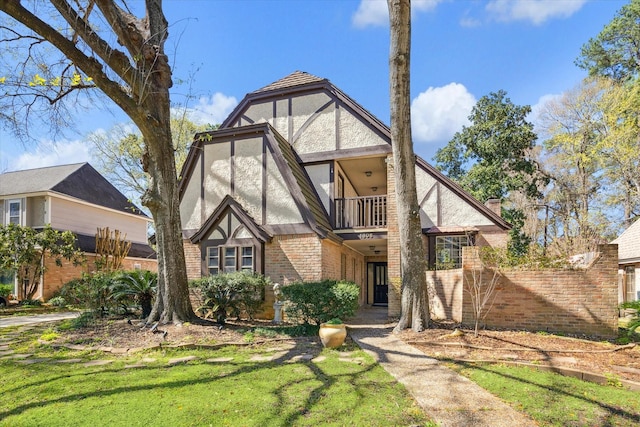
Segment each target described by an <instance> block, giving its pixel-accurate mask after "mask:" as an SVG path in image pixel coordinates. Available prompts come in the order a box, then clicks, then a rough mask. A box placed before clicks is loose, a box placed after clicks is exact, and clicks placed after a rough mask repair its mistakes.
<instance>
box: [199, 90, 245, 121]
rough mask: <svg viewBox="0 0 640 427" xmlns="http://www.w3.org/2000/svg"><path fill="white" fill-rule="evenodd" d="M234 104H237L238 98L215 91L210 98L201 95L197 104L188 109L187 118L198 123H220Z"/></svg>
mask: <svg viewBox="0 0 640 427" xmlns="http://www.w3.org/2000/svg"><path fill="white" fill-rule="evenodd" d="M236 105H238V100H237V99H236V98H235V97H233V96H226V95H224V94H222V93H220V92H216V93H215V94H213V96H211V97H210V98H209V97H207V96H203V97H201V98H200V99H199V101H198V105H196V106H194V107H191V108H190V109H189V119H190V120H192V121H193V122H194V123H196V124H199V125H203V124H207V123H209V124H212V125H216V124H220V123H222V122H223V121H224V119H226V118H227V116H228V115H229V114H230V113H231V111H232V110H233V109H234V108H235V106H236Z"/></svg>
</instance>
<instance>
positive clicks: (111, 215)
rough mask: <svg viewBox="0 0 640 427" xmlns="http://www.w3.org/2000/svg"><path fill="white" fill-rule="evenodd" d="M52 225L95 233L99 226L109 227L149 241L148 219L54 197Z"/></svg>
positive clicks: (133, 237) (87, 233)
mask: <svg viewBox="0 0 640 427" xmlns="http://www.w3.org/2000/svg"><path fill="white" fill-rule="evenodd" d="M50 200H51V226H52V227H53V228H56V229H60V230H70V231H73V232H75V233H80V234H86V235H90V236H91V235H94V234H96V232H97V229H98V228H105V227H109V228H110V229H111V230H119V231H120V232H121V233H123V234H126V240H129V241H131V242H135V243H145V244H146V243H147V220H146V219H144V218H140V219H138V218H136V217H133V216H131V215H125V214H120V213H117V212H114V211H107V210H104V209H101V208H98V207H93V206H89V205H83V204H80V203H75V202H73V201H70V200H66V199H59V198H55V197H52V198H51V199H50Z"/></svg>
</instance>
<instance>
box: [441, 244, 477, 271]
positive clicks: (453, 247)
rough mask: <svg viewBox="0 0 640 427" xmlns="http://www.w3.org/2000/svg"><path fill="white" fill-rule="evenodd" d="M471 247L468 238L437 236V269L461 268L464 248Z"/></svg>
mask: <svg viewBox="0 0 640 427" xmlns="http://www.w3.org/2000/svg"><path fill="white" fill-rule="evenodd" d="M471 245H473V243H472V242H471V240H470V238H469V237H468V236H436V268H437V269H439V270H445V269H449V268H461V267H462V248H463V247H465V246H471Z"/></svg>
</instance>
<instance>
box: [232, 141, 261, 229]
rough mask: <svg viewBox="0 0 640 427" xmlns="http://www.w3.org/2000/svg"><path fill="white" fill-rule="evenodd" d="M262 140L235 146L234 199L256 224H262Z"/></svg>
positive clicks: (238, 142) (243, 142)
mask: <svg viewBox="0 0 640 427" xmlns="http://www.w3.org/2000/svg"><path fill="white" fill-rule="evenodd" d="M262 146H263V139H262V138H252V139H243V140H240V141H236V144H235V158H234V166H235V173H234V176H235V198H236V200H237V201H238V203H240V204H241V205H242V207H243V208H244V209H245V210H246V211H247V213H248V214H249V215H251V217H252V218H253V219H254V220H255V221H256V222H257V223H258V224H260V223H261V222H262V173H263V171H262V169H263V167H262Z"/></svg>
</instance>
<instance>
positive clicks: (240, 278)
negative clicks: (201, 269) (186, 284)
mask: <svg viewBox="0 0 640 427" xmlns="http://www.w3.org/2000/svg"><path fill="white" fill-rule="evenodd" d="M268 283H269V280H268V279H267V278H265V277H264V276H262V275H260V274H254V273H248V272H244V271H237V272H233V273H223V274H216V275H213V276H207V277H203V278H202V279H198V280H195V281H193V282H192V283H191V286H194V287H197V288H200V289H201V291H202V296H203V297H204V305H203V306H202V307H199V308H198V309H196V312H198V313H199V314H200V315H202V316H203V317H205V318H210V317H212V318H215V319H216V321H217V322H218V323H224V322H225V321H226V319H227V317H236V318H239V317H240V315H241V314H242V313H244V314H246V315H247V316H248V317H249V318H251V319H252V318H253V315H254V314H256V313H257V312H258V311H259V310H260V308H261V307H262V302H263V300H264V289H265V287H266V285H267V284H268Z"/></svg>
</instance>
